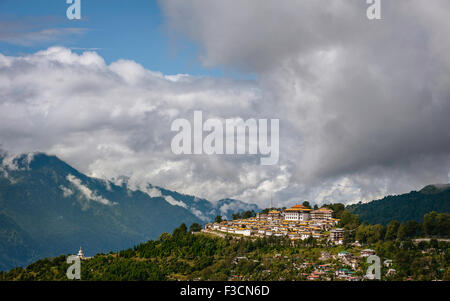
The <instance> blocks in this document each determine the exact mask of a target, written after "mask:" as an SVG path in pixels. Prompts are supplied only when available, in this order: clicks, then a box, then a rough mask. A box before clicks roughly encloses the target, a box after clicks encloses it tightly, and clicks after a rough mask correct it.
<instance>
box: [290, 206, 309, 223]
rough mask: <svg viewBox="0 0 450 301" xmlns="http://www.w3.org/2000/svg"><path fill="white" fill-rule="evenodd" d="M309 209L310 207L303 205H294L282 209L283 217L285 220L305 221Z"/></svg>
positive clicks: (307, 218)
mask: <svg viewBox="0 0 450 301" xmlns="http://www.w3.org/2000/svg"><path fill="white" fill-rule="evenodd" d="M310 211H311V209H309V208H307V207H305V206H302V205H295V206H294V207H291V208H289V209H286V210H284V219H285V220H287V221H302V222H303V221H307V220H310V214H309V213H310Z"/></svg>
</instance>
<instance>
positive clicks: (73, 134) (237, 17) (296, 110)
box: [0, 0, 450, 206]
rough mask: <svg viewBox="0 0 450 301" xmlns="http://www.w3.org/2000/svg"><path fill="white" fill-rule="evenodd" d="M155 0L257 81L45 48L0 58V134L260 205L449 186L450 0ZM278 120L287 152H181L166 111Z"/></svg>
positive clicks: (74, 158)
mask: <svg viewBox="0 0 450 301" xmlns="http://www.w3.org/2000/svg"><path fill="white" fill-rule="evenodd" d="M382 3H383V6H382V18H383V19H382V20H380V21H369V20H368V19H367V18H366V15H365V9H366V7H367V5H366V4H365V1H348V0H335V1H317V0H304V1H282V2H280V1H263V2H261V1H252V0H247V1H239V2H235V1H197V0H185V1H174V0H164V1H161V2H160V4H161V6H162V8H163V11H164V13H165V15H166V20H167V28H168V30H171V31H172V32H175V33H177V34H179V35H182V36H183V37H186V36H187V37H188V38H190V39H192V40H193V41H195V42H196V43H198V44H199V45H200V46H201V48H202V53H201V56H200V60H201V62H202V63H203V64H204V65H206V66H219V67H222V68H228V69H230V70H239V71H243V72H250V73H253V74H255V78H256V79H255V80H253V81H244V80H232V79H218V78H208V77H193V76H190V75H172V76H168V75H164V74H161V73H158V72H153V71H151V70H146V69H144V68H143V67H142V66H140V65H139V64H137V63H135V62H133V61H128V60H121V61H117V62H114V63H112V64H110V65H107V64H105V62H104V60H103V59H102V58H101V57H100V56H99V55H97V54H96V53H93V52H85V53H84V54H82V55H77V54H75V53H73V52H71V51H70V50H68V49H65V48H60V47H54V48H50V49H48V50H44V51H41V52H38V53H35V54H32V55H26V56H23V57H6V56H3V55H0V141H1V144H2V147H3V148H5V149H7V150H9V151H13V152H22V151H36V150H39V151H46V152H50V153H53V154H56V155H58V156H60V157H61V158H62V159H65V160H67V161H68V162H69V163H71V164H73V165H75V166H76V167H78V168H79V169H81V170H82V171H84V172H87V173H88V174H90V175H94V176H98V177H105V178H117V177H118V176H120V175H126V176H129V177H130V183H132V184H133V185H136V186H140V185H143V184H144V183H146V182H151V183H152V184H154V185H158V186H163V187H167V188H170V189H175V190H179V191H181V192H184V193H189V194H194V195H197V196H199V197H205V198H208V199H212V200H217V199H219V198H223V197H233V198H238V199H242V200H244V201H249V202H256V203H258V204H260V205H261V206H265V205H267V204H268V203H269V202H270V198H271V195H272V194H273V199H274V200H275V201H276V202H278V204H279V205H290V204H293V203H294V202H296V201H298V200H300V199H301V200H304V199H307V200H309V201H311V202H317V203H322V202H329V201H345V202H351V201H359V200H369V199H372V198H376V197H379V196H381V195H384V194H388V193H400V192H406V191H409V190H411V189H418V188H421V186H424V185H425V184H428V183H436V182H448V173H449V171H450V133H449V130H448V129H449V128H450V118H449V117H448V116H450V38H449V37H450V19H449V18H448V17H447V12H449V11H450V3H449V2H448V1H444V0H442V1H440V0H431V1H420V0H411V1H406V0H398V1H382ZM194 110H202V111H203V113H204V115H205V118H210V117H217V118H235V117H241V118H243V119H244V120H245V119H248V118H279V119H280V161H279V164H278V165H275V166H261V165H260V164H259V158H258V157H257V156H230V155H224V156H202V155H191V156H175V155H173V154H172V152H171V149H170V140H171V138H172V137H173V135H174V134H173V132H171V131H170V125H171V122H172V120H173V119H174V118H180V117H182V118H187V119H192V116H193V111H194Z"/></svg>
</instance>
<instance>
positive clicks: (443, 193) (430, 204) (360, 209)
mask: <svg viewBox="0 0 450 301" xmlns="http://www.w3.org/2000/svg"><path fill="white" fill-rule="evenodd" d="M346 209H347V210H348V211H350V212H351V213H353V214H356V215H358V216H359V218H360V220H361V221H363V222H366V223H370V224H383V225H387V224H388V223H389V222H390V221H392V220H397V221H400V222H407V221H413V220H414V221H417V222H423V217H424V215H425V214H426V213H429V212H431V211H436V212H440V213H448V212H450V185H428V186H426V187H425V188H423V189H422V190H420V191H412V192H410V193H406V194H402V195H396V196H387V197H385V198H383V199H380V200H375V201H372V202H369V203H366V204H362V203H358V204H355V205H350V206H347V208H346Z"/></svg>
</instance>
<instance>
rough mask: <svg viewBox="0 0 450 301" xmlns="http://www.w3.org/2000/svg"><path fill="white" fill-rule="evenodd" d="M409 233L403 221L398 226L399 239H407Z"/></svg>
mask: <svg viewBox="0 0 450 301" xmlns="http://www.w3.org/2000/svg"><path fill="white" fill-rule="evenodd" d="M406 237H407V235H406V225H405V223H401V224H400V226H399V227H398V231H397V239H398V240H404V239H406Z"/></svg>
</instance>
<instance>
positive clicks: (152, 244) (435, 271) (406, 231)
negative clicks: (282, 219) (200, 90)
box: [0, 210, 450, 280]
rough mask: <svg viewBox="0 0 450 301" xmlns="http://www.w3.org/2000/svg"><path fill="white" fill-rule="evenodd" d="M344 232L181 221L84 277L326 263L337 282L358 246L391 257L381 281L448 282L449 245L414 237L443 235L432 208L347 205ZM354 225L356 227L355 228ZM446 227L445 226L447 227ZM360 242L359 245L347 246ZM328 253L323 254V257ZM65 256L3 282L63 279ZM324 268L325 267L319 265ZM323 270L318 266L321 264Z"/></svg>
mask: <svg viewBox="0 0 450 301" xmlns="http://www.w3.org/2000/svg"><path fill="white" fill-rule="evenodd" d="M338 214H339V215H340V216H341V218H342V220H341V223H342V225H341V226H343V227H346V228H348V229H353V230H349V231H347V232H348V233H349V237H348V238H347V239H346V243H345V244H344V245H341V246H336V245H332V244H330V243H328V242H321V241H316V240H315V239H313V238H309V239H307V240H304V241H295V242H293V241H290V240H289V239H287V238H275V237H265V238H240V237H231V236H226V237H225V238H221V237H217V236H215V235H212V234H203V233H192V232H191V231H194V230H197V229H198V226H199V225H198V224H197V225H196V224H193V225H191V226H190V227H189V231H188V228H187V227H186V225H185V224H182V225H181V226H180V227H178V228H177V229H175V230H174V231H173V233H172V234H169V233H163V234H161V235H160V237H159V238H158V239H157V240H151V241H148V242H146V243H142V244H140V245H137V246H135V247H134V248H132V249H128V250H123V251H120V252H118V253H112V252H111V253H110V254H97V255H96V256H94V257H93V258H92V259H90V260H85V261H82V274H81V277H82V279H83V280H307V279H308V277H309V275H310V274H311V273H312V272H313V271H318V270H320V269H324V272H321V273H322V274H321V276H320V278H318V279H322V280H337V278H336V277H337V276H336V275H337V274H336V272H337V271H347V272H348V273H352V275H354V276H359V277H361V276H363V275H364V274H365V271H366V268H367V264H366V263H365V259H364V258H360V257H359V254H360V252H361V250H362V249H363V248H367V247H370V248H372V249H374V250H375V251H376V254H377V255H378V256H380V257H381V259H382V261H384V260H386V259H390V260H392V262H393V263H392V266H390V267H389V269H392V268H393V269H395V271H396V272H395V273H391V274H389V273H387V271H388V267H386V266H384V267H383V268H382V275H383V278H382V279H383V280H406V279H413V280H436V279H443V280H450V270H449V266H450V265H449V262H450V243H449V242H446V241H438V240H437V239H431V240H429V241H420V242H413V241H412V240H411V238H413V237H417V236H420V235H422V234H424V235H428V236H435V235H441V236H447V237H448V234H449V232H448V231H447V230H448V228H447V227H448V225H449V221H450V215H449V214H437V213H435V212H431V213H429V214H427V215H426V216H425V219H424V220H425V223H424V224H420V223H417V222H406V223H399V222H397V221H392V222H391V223H389V224H388V225H387V226H383V225H381V224H378V225H369V224H360V223H359V220H358V219H357V218H356V217H355V216H354V215H352V214H350V213H349V212H347V211H345V210H341V211H338ZM355 225H357V226H356V229H355V228H354V226H355ZM445 231H447V232H445ZM354 239H356V240H359V241H360V242H361V243H362V245H355V244H352V243H351V242H353V240H354ZM342 251H345V252H348V253H349V254H350V255H352V256H353V257H352V258H354V260H355V263H356V267H350V266H349V264H348V263H345V262H342V261H341V260H339V258H338V256H337V254H338V253H339V252H342ZM323 254H329V256H328V258H322V257H323V256H322V255H323ZM65 259H66V256H59V257H55V258H52V259H49V258H47V259H43V260H39V261H37V262H35V263H33V264H31V265H29V266H28V267H26V268H15V269H13V270H11V271H9V272H0V280H67V278H66V274H65V273H66V270H67V268H68V266H69V265H68V264H67V263H65ZM324 265H325V266H326V268H323V266H324ZM320 271H322V270H320Z"/></svg>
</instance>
